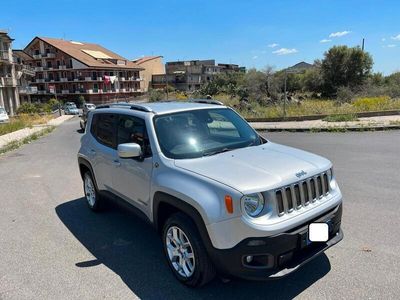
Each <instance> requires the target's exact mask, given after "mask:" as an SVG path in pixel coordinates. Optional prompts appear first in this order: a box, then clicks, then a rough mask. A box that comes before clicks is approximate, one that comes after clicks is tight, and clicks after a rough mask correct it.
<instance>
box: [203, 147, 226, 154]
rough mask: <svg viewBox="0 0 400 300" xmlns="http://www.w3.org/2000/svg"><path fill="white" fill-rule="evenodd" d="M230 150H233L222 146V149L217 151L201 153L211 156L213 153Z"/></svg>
mask: <svg viewBox="0 0 400 300" xmlns="http://www.w3.org/2000/svg"><path fill="white" fill-rule="evenodd" d="M231 150H233V149H231V148H226V147H225V148H222V149H220V150H217V151H211V152H205V153H203V156H211V155H215V154H219V153H224V152H228V151H231Z"/></svg>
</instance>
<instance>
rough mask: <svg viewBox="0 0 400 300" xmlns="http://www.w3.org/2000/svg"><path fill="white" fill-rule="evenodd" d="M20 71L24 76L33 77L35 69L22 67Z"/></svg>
mask: <svg viewBox="0 0 400 300" xmlns="http://www.w3.org/2000/svg"><path fill="white" fill-rule="evenodd" d="M21 71H22V73H24V74H26V75H29V76H35V69H34V68H32V67H31V66H27V65H22V69H21Z"/></svg>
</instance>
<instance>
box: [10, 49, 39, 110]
mask: <svg viewBox="0 0 400 300" xmlns="http://www.w3.org/2000/svg"><path fill="white" fill-rule="evenodd" d="M12 52H13V57H14V65H15V71H16V77H17V89H18V94H19V100H20V102H21V103H23V102H32V101H31V95H34V94H37V87H36V86H30V85H29V84H30V83H31V82H32V80H33V78H34V77H35V69H34V68H33V67H31V66H29V65H28V61H31V60H32V57H31V56H29V55H28V54H27V53H25V52H24V51H23V50H13V51H12Z"/></svg>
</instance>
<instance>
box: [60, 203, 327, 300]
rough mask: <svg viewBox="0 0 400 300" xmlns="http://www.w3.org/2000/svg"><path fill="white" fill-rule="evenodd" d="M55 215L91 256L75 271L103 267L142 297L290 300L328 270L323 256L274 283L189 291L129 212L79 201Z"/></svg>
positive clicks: (218, 284)
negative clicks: (97, 208) (95, 209)
mask: <svg viewBox="0 0 400 300" xmlns="http://www.w3.org/2000/svg"><path fill="white" fill-rule="evenodd" d="M56 213H57V215H58V217H59V218H60V220H61V221H62V222H63V223H64V225H65V226H66V227H67V228H68V229H69V231H70V232H71V233H72V234H73V235H74V236H75V237H76V238H77V239H78V240H79V241H80V243H82V244H83V245H84V246H85V247H86V249H88V250H89V251H90V253H91V254H92V255H93V256H94V257H96V259H94V260H90V261H76V264H75V265H76V267H77V268H90V267H92V266H96V265H99V264H104V265H105V266H107V267H108V268H109V269H111V270H112V271H113V272H115V273H116V274H117V275H118V276H120V278H121V279H122V280H123V281H124V282H125V284H126V285H127V286H128V287H129V289H130V290H131V291H132V292H133V293H134V294H136V295H137V296H138V297H139V298H141V299H199V298H200V299H202V298H207V299H266V298H270V299H276V298H279V299H292V298H294V297H295V296H297V295H298V294H300V293H301V292H302V291H304V290H305V289H307V288H308V287H309V286H311V285H312V284H313V283H315V282H316V281H318V280H319V279H320V278H322V277H323V276H325V275H326V274H327V273H328V272H329V271H330V263H329V259H328V258H327V256H326V255H325V254H322V255H320V256H319V257H317V258H315V259H314V260H313V261H311V262H310V263H308V264H306V265H305V266H303V267H302V268H301V269H300V270H298V271H297V272H295V273H293V274H291V275H289V276H287V277H285V278H282V279H279V280H271V281H263V282H251V281H244V280H239V279H234V280H231V281H230V282H228V283H223V282H222V281H221V280H219V279H216V280H214V281H213V282H211V283H209V284H208V285H206V286H204V287H202V288H198V289H191V288H187V287H185V286H184V285H182V284H180V283H179V282H178V281H177V280H176V279H175V278H174V276H173V274H172V272H171V271H170V270H169V268H168V265H167V262H166V260H165V258H164V256H163V251H162V244H161V240H160V238H159V236H158V234H157V232H156V231H155V230H154V228H153V227H152V226H151V225H149V223H148V222H144V221H143V220H142V219H141V218H138V217H137V215H136V214H134V213H133V212H131V211H129V210H123V209H121V206H120V205H117V204H115V203H107V205H106V210H105V211H103V212H101V213H93V212H92V211H90V209H89V208H88V207H87V205H86V202H85V199H84V198H79V199H75V200H72V201H69V202H65V203H63V204H60V205H59V206H57V207H56Z"/></svg>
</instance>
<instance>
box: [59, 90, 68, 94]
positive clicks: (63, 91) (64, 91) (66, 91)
mask: <svg viewBox="0 0 400 300" xmlns="http://www.w3.org/2000/svg"><path fill="white" fill-rule="evenodd" d="M61 94H69V90H61Z"/></svg>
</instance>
